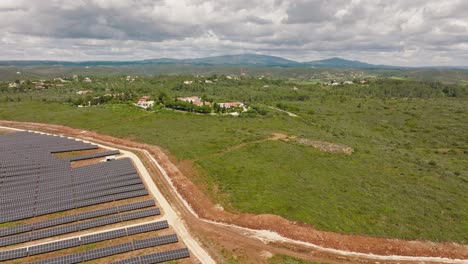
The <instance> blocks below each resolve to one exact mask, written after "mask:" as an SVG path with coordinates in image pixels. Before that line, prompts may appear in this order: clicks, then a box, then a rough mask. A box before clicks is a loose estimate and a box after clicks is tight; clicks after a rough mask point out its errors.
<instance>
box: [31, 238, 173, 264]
mask: <svg viewBox="0 0 468 264" xmlns="http://www.w3.org/2000/svg"><path fill="white" fill-rule="evenodd" d="M178 241H179V240H178V238H177V235H175V234H171V235H167V236H159V237H152V238H148V239H143V240H134V241H132V242H126V243H121V244H117V245H112V246H108V247H103V248H97V249H92V250H88V251H84V252H80V253H75V254H70V255H65V256H60V257H56V258H49V259H44V260H39V261H35V262H31V264H46V263H47V264H51V263H70V264H71V263H79V262H83V261H90V260H94V259H99V258H105V257H108V256H112V255H116V254H121V253H126V252H130V251H133V250H138V249H145V248H150V247H156V246H161V245H166V244H171V243H177V242H178Z"/></svg>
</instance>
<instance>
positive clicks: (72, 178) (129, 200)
mask: <svg viewBox="0 0 468 264" xmlns="http://www.w3.org/2000/svg"><path fill="white" fill-rule="evenodd" d="M94 150H96V151H95V152H93V151H94ZM83 151H88V152H86V154H82V153H83ZM89 151H91V152H89ZM80 152H81V154H80ZM60 153H73V154H76V155H73V156H67V157H60V156H59V155H57V154H60ZM119 154H120V153H119V151H118V150H105V151H102V150H100V149H99V146H97V145H94V144H90V143H85V142H82V141H77V140H74V139H70V138H66V137H60V136H52V135H46V134H40V133H32V132H15V133H7V134H1V135H0V262H2V263H4V262H5V263H6V262H11V263H37V264H39V263H41V264H42V263H81V262H89V261H91V262H92V263H161V262H165V261H171V260H177V259H188V260H189V259H190V253H189V250H188V249H187V248H186V247H185V245H184V243H183V242H182V241H181V240H179V237H178V236H177V234H175V231H174V230H173V228H172V227H171V226H170V225H169V223H168V222H167V221H166V220H164V217H163V214H164V212H162V211H161V209H160V208H158V204H157V201H155V200H154V198H153V197H152V196H151V195H150V194H149V193H148V191H147V188H146V187H145V184H144V183H143V181H142V179H141V177H140V175H139V174H138V172H137V170H136V169H135V167H134V165H133V163H132V161H131V160H130V159H129V158H117V159H115V160H114V159H111V160H109V159H106V157H108V156H114V155H119ZM88 160H94V161H96V160H98V161H99V162H93V163H91V164H88V165H85V166H80V167H72V166H71V163H72V162H81V161H88Z"/></svg>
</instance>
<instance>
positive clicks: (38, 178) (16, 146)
mask: <svg viewBox="0 0 468 264" xmlns="http://www.w3.org/2000/svg"><path fill="white" fill-rule="evenodd" d="M96 148H97V146H96V145H92V144H89V143H84V142H81V141H76V140H72V139H68V138H64V137H58V136H49V135H43V134H37V133H30V132H17V133H9V134H3V135H0V153H2V155H1V156H0V212H2V214H1V215H0V223H5V222H10V221H16V220H22V219H26V218H30V217H34V216H40V215H45V214H50V213H55V212H59V211H65V210H70V209H75V208H80V207H84V206H90V205H95V204H99V203H105V202H111V201H115V200H121V199H127V198H132V197H137V196H143V195H147V194H148V192H147V190H146V189H145V186H144V184H143V183H142V182H141V179H140V177H139V176H138V173H137V172H136V170H135V168H134V166H133V164H132V162H131V161H130V160H129V159H120V160H115V161H112V162H103V163H98V164H94V165H89V166H84V167H80V168H71V167H70V162H69V160H67V159H60V158H57V157H55V156H54V155H51V153H56V152H65V151H75V150H88V149H96ZM93 155H98V154H97V153H96V154H93ZM99 155H103V154H99ZM87 156H89V155H87Z"/></svg>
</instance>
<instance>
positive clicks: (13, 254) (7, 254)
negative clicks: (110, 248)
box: [0, 221, 169, 263]
mask: <svg viewBox="0 0 468 264" xmlns="http://www.w3.org/2000/svg"><path fill="white" fill-rule="evenodd" d="M168 227H169V224H168V223H167V221H160V222H154V223H149V224H143V225H139V226H134V227H128V228H120V229H116V230H112V231H107V232H102V233H97V234H93V235H86V236H81V237H80V238H71V239H65V240H60V241H56V242H52V243H47V244H41V245H36V246H30V247H28V248H20V249H13V250H8V251H3V252H0V261H4V260H11V259H17V258H23V257H27V256H33V255H37V254H42V253H46V252H50V251H55V250H60V249H65V248H70V247H76V246H81V245H86V244H90V243H96V242H101V241H108V240H110V239H115V238H119V237H124V236H127V235H128V236H130V235H134V234H141V233H146V232H151V231H156V230H160V229H165V228H168ZM130 230H132V231H131V232H130ZM140 243H141V242H140ZM147 243H149V244H151V241H150V242H147ZM154 243H155V242H153V244H154ZM60 263H61V262H60Z"/></svg>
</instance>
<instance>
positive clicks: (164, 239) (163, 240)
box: [133, 234, 179, 250]
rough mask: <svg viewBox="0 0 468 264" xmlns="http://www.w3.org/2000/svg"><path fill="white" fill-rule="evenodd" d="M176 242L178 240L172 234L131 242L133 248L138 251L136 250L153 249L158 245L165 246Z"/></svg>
mask: <svg viewBox="0 0 468 264" xmlns="http://www.w3.org/2000/svg"><path fill="white" fill-rule="evenodd" d="M178 241H179V240H178V238H177V235H175V234H172V235H167V236H160V237H151V238H147V239H143V240H135V241H134V242H133V245H134V247H135V250H138V249H143V248H149V247H155V246H160V245H165V244H170V243H177V242H178Z"/></svg>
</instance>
